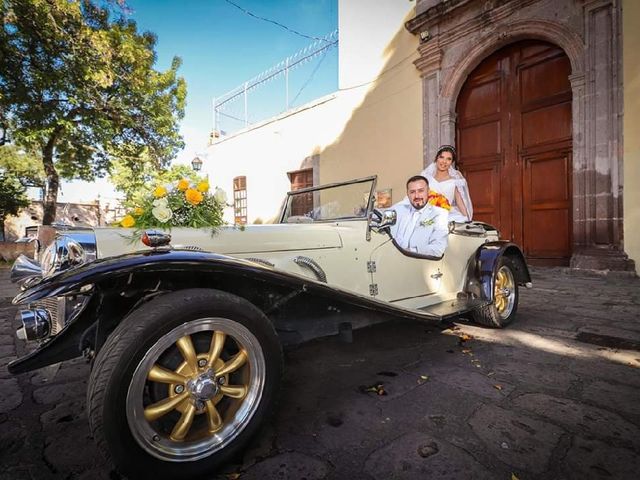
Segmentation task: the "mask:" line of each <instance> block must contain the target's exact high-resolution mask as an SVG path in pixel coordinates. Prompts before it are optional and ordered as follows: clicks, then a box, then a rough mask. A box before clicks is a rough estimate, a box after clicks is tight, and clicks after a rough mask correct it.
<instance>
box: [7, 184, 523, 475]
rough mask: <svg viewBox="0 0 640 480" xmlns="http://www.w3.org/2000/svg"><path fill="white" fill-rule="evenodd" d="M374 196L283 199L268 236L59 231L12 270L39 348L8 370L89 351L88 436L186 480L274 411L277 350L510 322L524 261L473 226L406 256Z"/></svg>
mask: <svg viewBox="0 0 640 480" xmlns="http://www.w3.org/2000/svg"><path fill="white" fill-rule="evenodd" d="M375 184H376V178H375V177H369V178H363V179H358V180H354V181H350V182H345V183H340V184H331V185H325V186H319V187H313V188H308V189H304V190H298V191H294V192H290V193H289V194H288V196H287V199H286V202H285V203H284V206H283V211H282V215H281V219H280V222H279V223H278V224H271V225H252V226H247V227H246V228H236V227H224V228H222V229H220V230H219V231H217V232H215V233H213V232H212V231H211V230H206V229H204V230H190V229H173V230H172V231H171V232H170V235H169V234H168V233H167V232H158V231H155V232H154V231H147V232H144V234H142V235H140V233H141V232H132V230H130V229H129V230H126V229H115V228H101V229H95V230H91V229H73V228H67V229H64V228H63V229H59V230H58V232H57V235H56V236H55V238H53V241H52V242H51V243H50V245H49V246H48V247H47V248H46V249H45V250H44V251H43V252H41V255H40V256H39V259H38V260H39V262H36V261H31V260H28V259H26V258H25V257H23V258H20V259H19V260H18V261H17V262H16V264H15V266H14V269H13V272H12V274H13V277H14V279H15V280H16V281H18V282H19V283H21V284H22V288H23V291H22V292H21V293H20V294H19V295H18V296H17V297H16V298H15V299H14V303H15V304H20V305H25V310H22V311H21V312H19V314H18V316H19V318H20V321H21V322H22V328H20V329H19V330H18V332H17V334H18V336H19V337H21V338H24V339H26V340H38V341H39V342H40V344H39V347H38V348H37V349H36V350H34V351H33V352H32V353H30V354H28V355H26V356H24V357H22V358H19V359H17V360H15V361H14V362H12V363H11V364H10V365H9V370H10V371H11V372H12V373H13V374H19V373H22V372H26V371H29V370H33V369H36V368H41V367H44V366H47V365H52V364H55V363H58V362H61V361H63V360H67V359H71V358H74V357H78V356H80V355H84V356H85V357H87V358H88V359H90V360H91V361H92V370H91V376H90V379H89V385H88V393H87V413H88V417H89V422H90V425H91V430H92V432H93V434H94V438H95V440H96V441H97V442H98V444H99V445H100V446H101V447H103V450H104V451H105V452H106V453H107V455H108V456H109V457H110V458H111V459H112V461H113V462H114V463H115V464H116V466H117V467H118V468H119V469H120V470H121V471H122V472H124V473H125V474H127V475H129V476H131V477H142V478H149V477H151V476H153V477H163V478H164V477H167V478H193V477H194V476H199V475H203V474H205V473H206V472H211V471H212V470H215V469H216V468H217V467H218V466H219V465H221V463H223V462H225V461H227V460H228V459H229V458H230V457H231V456H233V455H235V454H236V453H237V452H238V451H239V450H240V449H241V448H242V447H243V445H245V444H246V443H247V441H248V440H249V439H250V438H251V436H252V435H254V434H255V432H256V430H257V428H258V427H259V426H260V424H261V423H262V422H263V420H264V419H265V418H266V417H267V415H268V414H269V412H270V411H272V410H273V407H274V403H275V400H276V397H277V392H278V388H279V383H280V377H281V374H282V369H283V359H282V346H283V345H286V344H291V343H296V342H300V341H304V340H306V339H309V338H312V337H317V336H321V335H328V334H334V333H336V332H338V330H339V329H342V330H343V331H345V328H347V329H348V328H351V327H353V328H356V327H362V326H365V325H367V324H370V323H372V322H374V321H379V320H380V319H381V318H382V319H386V320H392V319H393V318H397V317H410V318H414V319H416V320H422V321H428V322H440V321H441V320H443V319H446V318H450V317H456V316H460V315H463V314H470V316H472V317H473V318H474V319H475V320H476V321H477V322H478V323H480V324H482V325H486V326H490V327H503V326H505V325H507V324H508V323H509V322H511V320H512V319H513V318H514V316H515V314H516V310H517V307H518V285H526V286H530V285H531V283H530V277H529V272H528V270H527V266H526V264H525V261H524V258H523V255H522V253H521V251H520V249H519V248H518V247H517V246H516V245H514V244H512V243H510V242H507V241H501V240H499V238H498V232H497V231H496V230H495V229H494V228H492V227H491V226H489V225H486V224H483V223H478V222H470V223H464V224H456V223H452V224H450V234H449V242H448V247H447V250H446V251H445V254H444V255H443V256H442V257H441V258H433V257H421V256H419V255H415V254H409V253H407V252H404V251H402V250H401V249H400V248H399V247H398V246H397V244H396V243H395V242H394V240H393V239H392V238H391V237H390V234H389V227H390V226H391V225H392V224H393V223H394V222H395V212H393V211H392V210H388V211H384V212H381V211H378V210H376V209H374V208H373V206H374V192H375ZM141 241H142V243H144V245H143V244H142V243H141ZM169 241H170V242H171V243H170V244H169ZM45 243H46V241H45ZM141 249H145V250H144V251H140V250H141ZM346 331H348V330H346Z"/></svg>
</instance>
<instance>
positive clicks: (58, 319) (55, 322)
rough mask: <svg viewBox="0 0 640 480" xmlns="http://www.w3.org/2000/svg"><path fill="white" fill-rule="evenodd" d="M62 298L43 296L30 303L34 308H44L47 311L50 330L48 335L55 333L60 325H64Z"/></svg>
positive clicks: (58, 330) (60, 327) (59, 328)
mask: <svg viewBox="0 0 640 480" xmlns="http://www.w3.org/2000/svg"><path fill="white" fill-rule="evenodd" d="M63 301H64V299H62V300H59V299H57V298H55V297H50V298H44V299H42V300H39V301H37V302H34V303H33V304H32V306H33V307H35V308H44V309H46V310H47V311H48V312H49V315H50V316H51V331H50V336H54V335H57V334H58V332H60V330H62V327H64V312H63V311H62V305H63V303H62V302H63Z"/></svg>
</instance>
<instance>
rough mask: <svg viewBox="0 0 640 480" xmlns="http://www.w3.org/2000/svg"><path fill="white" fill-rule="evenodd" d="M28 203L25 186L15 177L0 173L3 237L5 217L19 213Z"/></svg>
mask: <svg viewBox="0 0 640 480" xmlns="http://www.w3.org/2000/svg"><path fill="white" fill-rule="evenodd" d="M28 205H29V200H28V199H27V197H26V195H25V187H23V186H22V185H21V184H20V182H19V181H18V180H17V179H16V178H15V177H12V176H8V175H5V174H4V173H0V229H1V230H0V231H1V232H2V238H3V239H4V220H5V218H7V216H9V215H17V214H18V211H19V210H20V209H21V208H24V207H27V206H28Z"/></svg>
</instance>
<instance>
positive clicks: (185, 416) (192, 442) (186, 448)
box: [87, 289, 282, 478]
mask: <svg viewBox="0 0 640 480" xmlns="http://www.w3.org/2000/svg"><path fill="white" fill-rule="evenodd" d="M281 374H282V351H281V347H280V343H279V341H278V338H277V336H276V333H275V330H274V329H273V326H272V325H271V323H270V322H269V320H268V319H267V318H266V317H265V316H264V314H263V313H262V312H260V311H259V310H258V309H257V308H256V307H255V306H253V305H252V304H250V303H249V302H247V301H246V300H244V299H242V298H239V297H236V296H233V295H230V294H228V293H225V292H220V291H215V290H205V289H193V290H182V291H177V292H173V293H169V294H166V295H163V296H161V297H159V298H157V299H154V300H152V301H150V302H149V303H147V304H145V305H143V306H142V307H140V308H139V309H137V310H136V311H134V312H133V313H132V314H131V315H129V316H128V317H127V318H126V319H125V320H124V321H123V322H121V324H120V325H119V326H118V327H117V328H116V329H115V330H114V332H113V333H112V334H111V335H110V336H109V339H108V340H107V342H106V343H105V345H104V346H103V348H102V349H101V350H100V352H99V354H98V356H97V357H96V362H95V364H94V368H93V370H92V373H91V377H90V381H89V389H88V395H87V404H88V413H89V421H90V424H91V429H92V432H93V434H94V437H95V439H96V441H97V442H98V444H99V445H100V446H101V447H104V448H103V449H104V450H106V452H108V456H109V457H111V459H112V460H113V462H114V463H115V464H116V466H117V467H118V469H119V470H121V471H122V472H123V473H125V474H126V475H129V476H130V477H135V478H193V477H197V476H201V475H204V474H205V473H210V472H211V471H213V470H215V469H216V468H217V467H219V466H220V465H221V464H223V463H224V462H226V461H228V460H229V459H230V457H232V456H233V455H235V454H236V453H237V452H238V451H239V450H240V449H241V448H242V447H243V446H244V444H245V443H246V442H247V441H248V440H249V439H250V438H251V436H252V435H253V434H254V433H255V432H256V430H257V429H258V427H259V426H260V424H261V423H262V421H263V420H264V419H265V417H266V416H267V415H268V414H269V413H270V412H271V410H272V409H273V406H274V403H275V400H276V395H277V390H278V388H279V383H280V377H281Z"/></svg>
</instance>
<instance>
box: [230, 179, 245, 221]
mask: <svg viewBox="0 0 640 480" xmlns="http://www.w3.org/2000/svg"><path fill="white" fill-rule="evenodd" d="M233 216H234V221H235V223H236V225H246V224H247V177H245V176H242V177H235V178H234V179H233Z"/></svg>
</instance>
